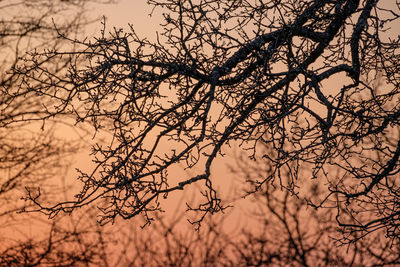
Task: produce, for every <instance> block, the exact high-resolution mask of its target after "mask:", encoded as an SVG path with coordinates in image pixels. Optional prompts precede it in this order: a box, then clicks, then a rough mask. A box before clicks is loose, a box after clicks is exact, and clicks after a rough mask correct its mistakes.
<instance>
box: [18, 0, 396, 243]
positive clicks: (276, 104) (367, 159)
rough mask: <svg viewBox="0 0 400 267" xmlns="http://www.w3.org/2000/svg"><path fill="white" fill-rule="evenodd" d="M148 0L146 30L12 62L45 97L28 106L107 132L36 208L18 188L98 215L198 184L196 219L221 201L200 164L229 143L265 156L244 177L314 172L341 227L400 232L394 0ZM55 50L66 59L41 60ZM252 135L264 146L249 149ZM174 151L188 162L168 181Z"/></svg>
mask: <svg viewBox="0 0 400 267" xmlns="http://www.w3.org/2000/svg"><path fill="white" fill-rule="evenodd" d="M149 3H150V4H151V5H154V7H155V8H156V10H158V11H160V10H161V12H163V13H162V14H163V16H164V22H163V25H162V26H163V29H164V30H163V31H162V32H160V33H158V34H157V41H156V42H150V41H148V40H147V39H146V38H142V37H139V36H137V35H136V34H135V32H134V25H133V26H131V30H130V31H128V32H126V31H123V30H118V29H115V30H114V31H112V32H110V33H107V32H106V31H103V32H102V35H101V36H100V37H99V38H97V39H94V40H83V41H79V40H76V39H72V38H71V39H69V37H67V36H66V35H64V34H62V33H61V32H60V36H59V37H60V38H65V39H69V40H70V42H71V44H72V45H73V46H74V47H75V50H74V51H71V52H69V51H67V50H65V49H64V50H62V49H56V50H45V51H36V52H35V53H32V54H30V56H29V57H27V58H26V59H25V60H26V61H25V64H23V65H18V66H17V67H16V68H15V71H16V72H17V73H18V75H19V77H20V80H21V83H20V87H19V90H21V91H23V92H25V93H26V94H39V95H40V96H41V97H42V98H43V100H46V101H45V102H44V103H51V104H49V105H46V106H45V107H44V108H45V112H44V113H43V114H42V116H41V117H40V119H43V120H48V119H50V118H53V117H57V116H59V115H70V116H73V117H74V118H75V119H76V122H77V123H78V124H79V123H90V124H91V125H92V126H93V131H101V130H102V129H104V130H107V131H109V132H111V133H112V135H113V138H110V141H109V143H106V144H104V143H99V144H98V145H96V146H94V147H93V148H92V152H93V160H94V162H95V164H96V167H95V168H94V169H93V170H92V172H89V173H84V172H81V173H80V175H79V180H80V181H81V182H82V190H81V192H80V193H79V194H77V195H76V199H73V200H71V201H68V202H62V203H58V204H56V205H54V206H48V205H44V204H43V203H42V202H41V201H40V198H39V197H38V195H37V192H34V191H29V192H28V193H29V197H30V198H31V200H33V201H34V202H35V203H36V204H37V205H38V209H39V210H40V211H42V212H44V213H46V214H49V215H50V216H54V215H56V214H58V213H59V212H60V211H67V212H69V211H72V210H74V209H75V208H78V207H82V206H85V205H91V204H95V205H98V206H99V208H100V210H101V211H102V214H101V221H102V222H103V223H106V222H109V221H113V220H114V219H115V218H116V217H118V216H120V217H122V218H125V219H128V218H131V217H133V216H136V215H138V214H141V215H143V216H144V217H145V218H146V219H147V220H150V219H151V213H152V212H154V211H157V210H160V209H161V208H162V207H161V204H162V198H163V197H167V196H168V194H171V193H173V192H174V191H177V190H185V188H187V187H188V186H189V185H191V184H194V183H197V184H200V185H202V186H203V187H202V190H203V191H202V192H201V193H202V195H203V196H204V201H203V202H202V204H200V205H199V206H196V207H191V209H194V210H197V211H200V214H201V215H200V218H199V220H200V221H201V220H202V218H203V217H204V215H205V214H207V213H214V212H218V211H220V210H222V209H224V207H225V206H224V204H223V201H222V200H221V199H220V198H219V196H218V194H217V192H216V191H215V189H214V187H213V180H214V179H217V178H218V177H213V175H212V172H211V171H210V168H211V166H212V165H213V162H214V161H215V159H216V158H217V157H219V156H220V155H221V154H222V152H223V151H226V150H227V149H229V147H230V145H239V147H241V148H242V149H243V150H246V153H248V155H249V156H250V157H254V158H255V159H257V157H259V156H263V157H264V158H265V159H267V161H268V162H267V163H265V161H263V162H264V164H270V165H271V168H270V171H269V172H268V173H266V174H265V176H264V177H263V178H262V179H261V180H258V181H255V183H254V185H255V187H254V190H257V188H259V187H261V186H263V184H265V183H274V184H277V185H280V186H282V188H285V189H286V190H289V191H290V192H292V193H293V194H299V192H300V191H301V188H302V184H304V183H306V182H307V181H312V182H315V181H317V182H318V183H319V184H320V185H324V186H326V187H327V191H326V192H327V193H326V195H324V196H320V195H319V196H315V197H310V198H309V199H307V200H308V203H309V205H311V206H313V207H315V208H325V207H326V208H335V209H337V216H336V219H337V222H338V224H339V225H340V226H342V227H343V228H342V229H343V231H344V233H345V234H346V233H349V232H354V231H360V232H361V236H362V235H364V234H367V233H369V232H371V231H374V230H377V229H384V230H385V231H386V234H387V236H388V237H390V238H396V237H397V238H398V237H399V233H400V232H399V231H400V230H399V223H400V205H399V203H400V198H399V194H400V189H399V179H398V175H399V174H398V172H399V156H400V139H399V138H400V137H399V134H398V133H399V116H400V107H399V95H400V87H399V82H400V79H399V78H400V77H399V75H400V74H399V73H400V72H399V67H398V66H399V64H398V62H399V59H400V58H399V37H398V36H397V35H393V33H395V34H397V32H396V31H394V32H393V30H394V29H396V23H398V18H399V2H398V1H396V3H392V5H390V6H385V5H387V1H379V0H362V1H359V0H358V1H357V0H335V1H333V0H332V1H317V0H302V1H293V0H282V1H275V0H269V1H267V0H266V1H243V0H234V1H231V0H229V1H228V0H222V1H212V0H164V1H161V0H160V1H154V0H150V1H149ZM397 27H398V24H397ZM60 59H63V60H68V64H69V70H68V71H67V72H64V73H58V72H56V73H55V72H54V71H53V70H52V69H51V68H48V67H46V66H43V65H42V64H41V63H40V62H43V61H56V60H60ZM21 119H22V118H21ZM23 119H28V118H26V117H25V118H23ZM165 142H166V143H167V144H168V147H169V148H170V149H169V150H168V151H166V150H165V147H164V148H163V147H162V145H161V144H162V143H165ZM259 143H263V144H265V145H267V146H270V147H271V148H272V151H273V152H271V153H266V154H264V155H258V154H257V151H256V148H257V145H258V144H259ZM178 164H180V165H183V166H185V167H186V168H192V167H193V166H196V168H195V169H193V170H196V171H198V173H196V174H195V175H194V176H193V177H189V178H182V177H174V181H176V180H177V179H180V180H179V181H178V182H176V183H175V182H174V181H172V180H171V179H170V177H169V170H170V168H171V167H173V166H176V165H178ZM283 173H285V175H283ZM299 196H301V194H299Z"/></svg>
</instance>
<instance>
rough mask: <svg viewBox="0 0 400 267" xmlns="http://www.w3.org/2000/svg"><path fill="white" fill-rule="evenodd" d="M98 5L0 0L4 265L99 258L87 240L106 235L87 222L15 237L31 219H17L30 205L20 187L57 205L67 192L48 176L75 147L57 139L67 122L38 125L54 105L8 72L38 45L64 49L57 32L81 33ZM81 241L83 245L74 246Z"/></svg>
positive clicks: (58, 66)
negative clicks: (42, 194)
mask: <svg viewBox="0 0 400 267" xmlns="http://www.w3.org/2000/svg"><path fill="white" fill-rule="evenodd" d="M96 2H97V3H100V2H102V3H106V2H111V1H98V0H93V1H84V0H73V1H63V0H26V1H15V0H8V1H0V14H1V16H0V17H1V18H0V60H1V65H0V204H1V207H0V224H1V229H0V230H1V231H2V234H1V235H0V236H1V238H0V265H1V266H22V265H24V266H37V265H43V264H49V265H50V264H53V265H57V266H70V265H71V264H73V263H89V262H92V261H94V260H93V259H94V258H96V257H97V258H99V257H100V258H101V255H103V254H104V253H103V252H102V251H101V250H100V248H99V247H95V246H94V245H93V243H90V242H92V241H93V239H90V238H88V237H93V236H96V234H97V233H100V234H102V235H104V231H100V232H99V231H98V229H95V228H93V226H91V228H89V227H88V225H89V224H88V223H87V221H85V222H84V223H82V222H79V225H76V224H75V223H74V224H72V225H71V224H70V225H69V226H67V225H64V224H63V223H61V222H65V219H63V220H61V218H59V219H58V220H56V221H54V222H53V223H51V225H50V226H49V225H48V224H46V223H41V224H40V226H39V227H38V228H37V229H38V231H40V232H43V235H40V234H38V235H34V236H33V237H26V238H25V237H24V236H23V235H20V236H18V235H17V234H14V233H13V230H15V229H18V227H20V228H21V225H22V228H27V225H28V224H29V222H30V219H32V218H31V217H32V216H31V215H27V214H17V212H18V211H21V210H22V209H25V208H27V207H29V205H30V204H29V203H28V202H24V201H22V200H21V197H23V196H24V191H25V188H38V187H41V190H42V191H43V192H45V194H46V198H47V199H54V200H55V199H58V200H60V198H59V195H60V194H61V193H64V191H65V190H66V188H64V187H62V186H61V182H60V181H59V180H58V179H50V178H54V177H58V178H62V175H63V173H64V172H65V168H66V167H67V166H68V164H69V163H70V161H69V160H70V156H71V155H72V154H73V153H75V152H76V151H77V149H79V148H80V145H79V143H77V142H76V141H75V140H72V139H70V140H63V139H62V138H61V137H60V136H58V135H57V133H56V131H57V130H56V128H58V127H61V126H62V125H64V124H65V120H64V121H62V120H52V121H51V123H50V120H48V122H49V124H48V125H47V127H46V128H44V125H43V124H42V121H39V122H37V123H36V121H37V120H38V119H39V118H42V117H43V116H48V115H49V114H48V113H47V112H46V108H45V107H46V106H48V105H51V103H50V102H47V103H45V102H44V101H46V100H45V99H42V98H41V97H40V95H38V94H30V93H29V92H26V91H23V90H20V89H19V88H18V85H19V84H20V83H21V82H24V81H23V80H21V79H20V77H19V76H18V74H17V73H16V72H14V71H13V69H14V67H15V66H16V65H17V64H20V62H21V61H22V60H23V59H22V57H23V56H24V54H25V53H26V52H28V51H34V50H35V49H43V48H45V49H47V50H48V51H51V50H55V49H59V48H61V47H62V46H63V45H65V40H63V39H62V38H58V34H59V32H62V33H63V34H65V35H68V36H71V37H77V36H82V35H81V34H83V29H84V28H86V27H87V26H88V25H89V24H90V23H91V22H93V21H94V19H95V20H97V18H90V16H88V14H87V11H88V10H87V7H88V5H89V4H91V3H96ZM55 27H56V28H57V30H58V31H57V30H56V29H55ZM40 65H46V66H47V67H48V68H52V70H53V71H54V73H55V74H57V73H62V72H65V71H66V70H67V66H68V61H63V60H59V61H57V62H50V61H47V62H46V61H42V62H40ZM49 117H50V116H49ZM41 127H42V131H41V130H40V128H41ZM55 197H57V198H55ZM82 218H84V217H82ZM71 220H72V219H71ZM74 227H75V228H74ZM85 227H88V228H85ZM89 229H90V230H89ZM46 231H48V236H47V237H46V235H45V234H44V233H45V232H46ZM6 232H7V234H3V233H6ZM97 236H99V235H97ZM10 238H12V239H10ZM82 239H85V241H82V242H80V243H79V242H78V240H82ZM72 244H74V246H75V247H74V248H75V250H74V249H72V246H71V245H72ZM90 253H91V255H89V254H90Z"/></svg>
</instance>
